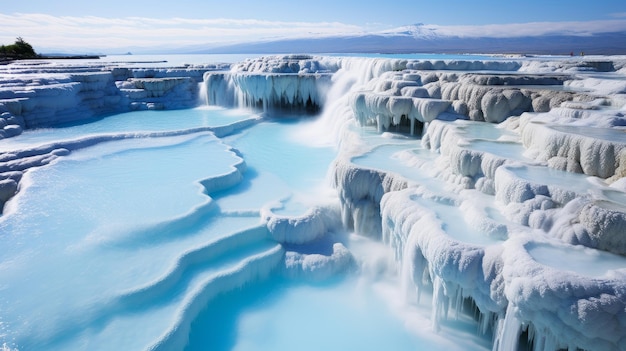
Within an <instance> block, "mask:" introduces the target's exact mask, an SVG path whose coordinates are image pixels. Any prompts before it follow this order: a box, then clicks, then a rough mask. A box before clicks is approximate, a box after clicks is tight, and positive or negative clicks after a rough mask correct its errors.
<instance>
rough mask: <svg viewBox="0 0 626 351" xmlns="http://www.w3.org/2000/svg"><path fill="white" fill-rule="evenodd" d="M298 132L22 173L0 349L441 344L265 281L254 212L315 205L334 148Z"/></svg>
mask: <svg viewBox="0 0 626 351" xmlns="http://www.w3.org/2000/svg"><path fill="white" fill-rule="evenodd" d="M252 117H254V116H251V115H248V114H245V113H242V112H241V111H239V112H232V111H226V110H213V109H194V110H184V111H171V112H162V111H159V112H157V111H145V112H133V113H127V114H121V115H116V116H111V117H107V118H104V119H100V120H97V121H94V122H93V123H90V124H81V125H75V126H68V127H66V128H59V129H47V130H35V131H29V132H26V133H24V134H23V135H22V136H21V137H19V138H15V140H9V141H8V142H6V143H4V142H3V144H2V145H1V147H3V148H4V149H11V148H18V147H19V148H26V147H28V146H35V145H41V144H46V143H51V142H61V141H63V140H71V139H75V138H80V137H83V136H85V135H93V134H111V135H120V133H122V134H123V133H129V132H139V131H141V132H146V131H148V132H153V131H170V130H183V129H191V128H196V127H198V126H218V125H224V124H227V123H234V122H237V121H240V120H242V119H247V118H252ZM310 127H311V125H310V124H309V122H306V121H295V120H288V121H276V120H272V121H270V120H266V121H260V122H258V123H255V124H251V125H247V126H244V127H241V129H240V130H238V131H236V132H235V133H233V134H231V135H229V136H225V137H223V138H218V137H216V136H215V135H214V134H213V133H212V132H211V131H210V130H207V131H198V132H189V133H185V134H182V135H175V136H168V135H166V134H163V135H158V136H157V135H150V134H142V135H139V136H134V137H124V138H119V139H116V140H110V141H102V142H100V143H97V144H95V145H92V146H89V147H83V148H78V149H75V150H72V151H71V153H70V154H69V155H68V156H65V157H61V158H59V159H58V160H57V161H55V162H53V163H52V164H50V165H48V166H44V167H40V168H38V169H34V170H32V171H30V172H29V173H28V174H27V175H26V176H25V177H24V179H23V182H22V189H21V191H20V193H19V194H18V196H16V197H15V198H13V199H12V200H11V201H10V202H9V203H8V204H7V206H6V208H5V213H4V214H3V215H2V216H1V217H0V236H1V237H2V241H3V250H2V252H1V253H0V311H1V312H0V315H1V316H2V333H0V344H5V345H6V346H7V347H10V348H17V349H20V350H22V349H23V350H29V349H37V350H67V349H89V350H112V349H128V350H133V349H145V348H151V347H154V348H156V349H182V348H183V346H184V345H187V347H188V348H189V349H192V350H195V349H205V348H207V347H209V346H210V347H211V348H214V349H218V350H220V349H223V350H227V349H238V350H251V349H274V350H281V349H293V348H298V349H311V350H314V349H322V348H323V349H333V348H335V347H336V349H346V348H350V347H352V346H358V348H359V349H371V350H374V349H380V348H381V347H383V346H384V345H386V344H387V342H388V340H389V338H390V337H392V338H393V339H394V340H396V341H397V346H398V348H397V349H398V350H403V349H406V350H409V349H415V347H417V345H422V344H424V343H426V344H427V345H433V343H441V342H442V340H444V339H443V338H438V337H437V338H435V339H434V341H433V340H426V341H425V339H424V338H426V339H428V338H430V336H425V335H429V333H422V334H420V333H416V332H415V331H414V330H411V329H410V328H409V329H407V328H405V327H403V323H404V322H403V319H402V318H399V317H398V316H396V315H395V314H394V313H392V312H391V311H390V310H389V309H387V308H385V307H383V306H382V305H381V301H383V300H384V298H383V297H381V296H379V295H377V293H376V292H375V291H374V290H372V289H371V288H370V287H369V286H368V285H365V286H362V287H360V288H359V290H358V292H359V294H361V295H362V296H361V298H362V300H359V301H360V302H359V301H357V300H355V299H354V297H355V293H356V291H355V290H354V288H355V286H354V284H352V283H350V281H351V279H356V278H345V279H348V280H347V281H342V278H340V277H338V278H337V279H338V280H337V281H335V282H334V283H332V284H330V283H323V284H321V285H316V284H313V285H308V284H304V285H303V282H299V281H293V280H287V279H284V278H281V275H280V274H279V273H277V272H280V269H281V265H282V264H283V263H282V260H283V254H284V248H283V247H282V246H281V245H279V244H277V243H276V242H275V241H273V240H272V239H270V237H269V234H268V231H267V229H266V228H265V225H264V224H263V223H262V222H261V218H260V215H259V214H260V211H261V209H262V208H263V207H264V206H268V205H272V206H278V205H281V204H282V211H284V212H283V213H285V214H287V213H299V212H302V211H304V210H306V209H307V208H308V207H309V206H312V205H315V204H316V203H319V202H320V201H322V202H325V201H328V199H327V197H328V196H329V195H328V193H327V190H328V186H327V183H326V172H327V169H328V168H329V165H330V163H331V162H332V160H333V158H334V150H333V149H332V148H330V147H319V146H315V147H314V146H309V145H307V144H306V143H305V142H303V141H301V140H298V139H297V138H294V137H293V135H297V134H298V133H297V131H298V129H300V128H310ZM277 204H278V205H277ZM241 289H243V290H241ZM237 291H239V292H237ZM234 292H237V293H234ZM219 296H223V297H222V298H220V297H219ZM216 299H217V300H216ZM224 299H226V300H224ZM224 301H226V302H224ZM222 302H224V304H222ZM357 302H359V303H358V304H357V305H355V303H357ZM216 304H217V305H216ZM213 308H215V310H216V311H217V312H216V313H213V312H212V311H213ZM207 313H208V314H207ZM211 321H212V322H211ZM299 323H308V324H304V325H300V326H299ZM261 325H262V326H263V328H264V329H261V330H259V326H261ZM341 328H346V329H341ZM223 333H226V334H223ZM364 334H365V335H367V336H368V337H367V338H364V337H363V335H364ZM189 335H191V338H190V341H189V343H187V337H188V336H189ZM207 335H208V336H207ZM211 335H213V337H211ZM303 343H304V344H303ZM429 343H430V344H429ZM305 346H306V347H305ZM478 349H481V346H478Z"/></svg>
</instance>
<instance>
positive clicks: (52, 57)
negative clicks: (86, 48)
mask: <svg viewBox="0 0 626 351" xmlns="http://www.w3.org/2000/svg"><path fill="white" fill-rule="evenodd" d="M102 56H105V55H58V56H56V55H38V56H36V57H0V64H8V63H11V62H14V61H24V60H99V59H100V58H101V57H102Z"/></svg>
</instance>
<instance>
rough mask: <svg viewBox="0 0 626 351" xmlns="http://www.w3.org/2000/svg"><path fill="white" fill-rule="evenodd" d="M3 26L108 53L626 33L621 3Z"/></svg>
mask: <svg viewBox="0 0 626 351" xmlns="http://www.w3.org/2000/svg"><path fill="white" fill-rule="evenodd" d="M226 3H227V5H226ZM0 23H2V24H3V25H2V27H0V43H6V44H9V43H12V42H13V41H14V40H15V38H16V37H17V36H21V37H23V38H24V39H25V40H26V41H28V42H29V43H31V44H33V46H35V49H38V48H43V49H44V50H54V49H58V50H68V51H72V50H81V49H83V50H99V51H104V52H106V51H111V50H115V49H116V48H119V47H123V48H127V47H141V46H145V47H148V46H155V45H162V46H170V47H171V46H177V45H178V46H183V45H196V44H205V43H208V44H210V43H212V44H220V43H229V42H241V41H250V40H257V39H266V38H280V37H297V36H313V35H330V34H335V33H337V34H341V33H362V32H375V31H380V30H388V29H391V28H395V27H400V26H403V25H407V24H412V23H425V24H428V25H432V26H434V27H435V28H436V29H437V30H438V31H441V32H442V33H455V34H459V33H460V34H463V33H465V34H466V35H480V34H485V33H495V34H497V35H501V36H502V35H511V34H516V33H525V31H528V33H536V34H541V33H542V32H546V33H550V32H551V31H557V32H563V31H571V32H574V33H578V34H581V33H582V34H586V33H593V32H596V31H604V30H616V29H617V30H626V2H624V1H623V0H619V1H618V0H596V1H589V0H584V1H583V0H568V1H556V0H555V1H550V0H542V1H538V0H525V1H508V0H501V1H494V0H486V1H467V0H448V1H421V0H399V1H380V0H379V1H367V0H365V1H364V0H362V1H352V0H351V1H339V0H313V1H295V0H291V1H288V0H273V1H272V0H265V1H243V0H229V1H228V2H227V1H225V0H223V1H213V0H210V1H207V0H176V1H168V2H157V1H154V0H152V1H145V0H125V1H122V0H107V1H81V2H76V1H50V0H25V1H3V4H2V6H1V7H0ZM39 51H41V50H39Z"/></svg>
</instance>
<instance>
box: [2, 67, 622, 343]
mask: <svg viewBox="0 0 626 351" xmlns="http://www.w3.org/2000/svg"><path fill="white" fill-rule="evenodd" d="M625 67H626V60H625V59H624V58H610V57H609V58H606V57H586V58H584V59H580V58H543V59H541V58H532V59H531V58H520V59H494V60H491V61H472V60H467V61H463V60H397V59H368V58H345V57H344V58H341V57H311V56H303V55H290V56H277V57H265V58H260V59H256V60H247V61H245V62H243V63H240V64H237V65H233V66H232V67H231V68H230V70H228V71H225V70H222V71H216V70H215V68H216V67H210V68H207V67H204V68H186V69H180V70H177V71H175V72H173V73H171V75H170V72H171V71H166V70H158V69H155V70H153V71H147V70H145V71H142V70H134V69H128V68H120V67H116V68H112V69H111V68H107V67H104V68H102V69H101V71H99V72H93V68H91V67H90V68H88V69H86V70H87V71H88V72H85V73H83V72H80V73H78V72H75V71H73V69H70V68H64V69H67V70H68V71H69V73H68V72H62V73H49V74H48V73H47V74H46V75H44V76H43V78H42V75H41V74H39V73H34V72H27V71H25V72H23V73H20V74H19V75H15V76H12V75H9V74H8V73H6V72H4V74H3V80H2V85H1V86H0V87H1V88H2V90H1V91H0V94H1V95H0V98H1V100H0V108H1V109H2V112H3V114H2V117H1V118H0V124H1V125H2V127H3V128H4V129H3V131H2V134H0V135H1V136H2V137H10V136H13V135H15V134H18V133H19V132H20V130H21V129H22V128H31V127H36V126H42V125H53V124H56V123H58V122H64V121H72V120H76V119H77V118H79V117H78V116H79V115H80V114H81V113H83V112H85V111H88V112H89V115H100V114H103V113H110V112H113V111H124V110H130V109H133V108H140V107H141V108H175V107H184V106H188V105H189V104H190V103H191V101H192V100H194V99H195V94H198V93H197V91H194V90H193V86H194V84H195V82H196V81H197V80H198V77H199V73H198V72H200V71H203V72H202V75H203V77H204V78H203V79H204V81H203V83H202V85H201V90H202V91H203V94H205V95H204V96H201V97H202V98H204V99H206V102H208V103H210V104H219V105H225V106H239V107H249V108H257V109H260V110H263V111H280V112H285V111H286V112H297V113H301V112H315V111H318V110H321V111H322V113H321V116H320V117H319V119H320V121H319V122H320V125H323V128H327V129H325V132H324V133H325V135H324V136H320V138H322V137H328V136H329V135H330V136H331V139H332V141H334V142H335V143H336V146H337V157H336V159H335V161H334V163H333V166H332V169H331V172H330V173H331V181H332V183H333V185H334V186H335V188H336V189H337V193H338V197H339V206H337V207H333V206H320V207H316V208H312V209H310V210H309V211H307V212H304V213H303V214H301V215H300V216H281V215H277V214H275V213H274V212H273V209H272V208H267V209H264V210H263V211H262V213H261V216H262V218H263V220H264V224H265V225H266V226H267V228H268V230H269V232H270V234H271V235H272V238H273V240H275V241H277V242H279V243H281V245H282V247H283V249H284V250H285V253H284V261H283V263H284V268H285V269H286V272H287V274H288V275H289V276H292V277H312V278H313V279H324V278H326V277H329V276H332V275H334V274H336V273H338V272H341V271H345V270H349V269H355V258H354V257H353V256H352V254H351V253H350V251H349V250H348V249H347V248H346V247H345V246H344V245H343V244H341V243H339V242H332V241H333V240H332V236H331V235H330V234H329V232H332V231H333V230H337V229H338V227H343V228H344V229H348V230H353V231H355V232H356V233H357V234H361V235H366V236H369V237H372V238H375V239H377V240H381V241H382V242H384V243H385V244H387V245H388V246H389V247H391V249H392V250H393V252H394V253H395V258H396V260H397V263H398V267H399V272H400V274H401V280H402V284H403V288H404V289H405V291H406V295H407V297H408V298H409V299H412V300H414V301H420V303H425V302H424V298H423V297H424V296H426V295H431V296H432V311H433V312H432V323H433V326H434V328H435V329H436V330H437V329H439V325H440V322H441V321H442V320H445V319H447V318H453V317H454V315H455V313H456V314H458V313H463V307H464V305H467V304H468V303H469V304H471V305H473V306H475V308H476V310H477V311H478V315H479V317H478V325H479V331H480V332H481V333H492V334H493V343H494V345H493V349H494V350H500V351H503V350H515V349H517V347H518V343H519V342H520V339H521V338H522V337H526V338H529V339H530V341H531V344H532V345H533V346H532V347H533V349H534V350H560V349H569V350H575V349H583V350H626V258H625V256H626V180H625V179H626V76H625V74H626V68H625ZM222 68H224V67H222ZM25 69H26V68H25ZM55 69H56V68H55ZM192 73H193V74H192ZM7 77H8V78H7ZM485 122H490V123H485ZM372 131H374V132H376V133H373V132H372ZM411 136H413V137H411ZM416 136H417V137H416ZM419 136H421V139H418V137H419ZM72 147H73V146H72V145H48V146H46V147H42V148H40V149H36V150H21V151H19V150H18V151H5V152H3V153H2V154H0V201H6V200H7V199H8V198H10V197H11V196H13V194H15V192H16V191H17V189H18V184H19V181H20V178H21V177H22V174H23V172H25V171H27V170H28V169H29V168H31V167H36V166H39V165H43V164H46V163H47V162H50V160H52V159H54V158H55V157H63V155H65V154H66V153H68V152H71V150H72ZM68 150H69V151H68ZM371 159H377V160H379V163H378V164H376V165H373V164H371V163H368V162H370V160H371ZM380 160H382V161H380ZM324 241H330V243H325V244H324V245H323V246H325V247H327V248H328V249H327V250H326V251H327V252H325V253H324V254H321V253H319V252H309V250H307V249H306V248H307V245H317V244H319V243H320V242H324ZM277 250H278V249H277ZM277 252H278V251H277ZM280 253H282V251H281V252H280ZM274 254H276V252H273V255H271V257H272V260H274V259H275V257H276V256H275V255H274ZM246 274H247V273H246ZM255 274H257V273H255ZM258 274H261V273H258ZM262 274H268V273H267V272H264V273H262ZM241 279H244V280H245V277H244V278H241ZM238 284H239V285H240V284H242V283H240V282H236V283H233V284H232V285H233V286H237V285H238ZM193 308H197V307H193ZM454 311H456V312H455V313H452V312H454ZM180 333H183V332H176V333H173V334H172V335H174V334H175V335H174V336H171V338H170V339H172V338H175V337H180V335H179V334H180ZM522 335H523V336H522ZM170 339H168V340H166V341H165V342H164V344H163V345H166V344H167V343H168V342H170V341H171V340H170Z"/></svg>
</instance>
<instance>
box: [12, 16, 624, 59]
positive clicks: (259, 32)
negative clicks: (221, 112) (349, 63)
mask: <svg viewBox="0 0 626 351" xmlns="http://www.w3.org/2000/svg"><path fill="white" fill-rule="evenodd" d="M624 15H626V13H622V14H614V16H613V17H614V19H611V20H602V21H588V22H535V23H511V24H494V25H479V26H462V25H458V26H440V25H428V24H427V25H423V27H422V28H423V29H425V30H427V31H428V32H429V33H432V34H441V35H454V36H460V37H513V36H516V37H519V36H540V35H549V34H572V35H581V36H582V35H591V34H593V33H598V32H613V31H626V19H622V18H621V17H623V16H624ZM0 23H2V26H3V31H2V32H0V43H2V44H10V43H12V42H13V41H14V40H15V38H16V37H18V36H19V37H22V38H24V39H25V40H26V41H28V42H29V43H31V44H32V45H33V46H34V47H35V49H36V50H38V51H40V48H43V49H45V50H60V51H63V50H66V51H74V52H76V51H78V52H112V51H116V50H117V49H120V48H129V47H146V48H147V47H157V48H172V47H180V46H187V45H216V46H217V45H221V44H225V43H235V42H247V41H258V40H263V39H272V38H273V39H276V38H298V37H311V36H331V35H341V34H356V33H365V32H371V31H372V30H375V29H374V28H373V27H378V28H380V26H382V25H381V24H378V23H369V24H366V25H365V26H364V27H361V26H356V25H350V24H345V23H339V22H285V21H264V20H257V19H227V18H217V19H198V18H195V19H194V18H179V17H173V18H166V19H158V18H146V17H125V18H105V17H96V16H84V17H70V16H52V15H46V14H32V13H17V14H12V15H7V14H1V13H0ZM387 32H393V30H391V31H387Z"/></svg>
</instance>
